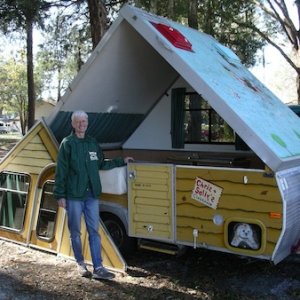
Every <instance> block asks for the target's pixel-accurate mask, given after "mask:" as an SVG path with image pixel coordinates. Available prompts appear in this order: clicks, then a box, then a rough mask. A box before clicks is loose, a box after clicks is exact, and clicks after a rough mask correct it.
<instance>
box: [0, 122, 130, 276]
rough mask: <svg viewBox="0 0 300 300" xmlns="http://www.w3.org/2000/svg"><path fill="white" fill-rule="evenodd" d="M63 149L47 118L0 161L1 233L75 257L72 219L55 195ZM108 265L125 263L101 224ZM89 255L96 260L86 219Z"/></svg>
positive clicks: (85, 243)
mask: <svg viewBox="0 0 300 300" xmlns="http://www.w3.org/2000/svg"><path fill="white" fill-rule="evenodd" d="M57 152H58V147H57V143H56V141H55V139H54V138H53V137H52V135H51V132H50V131H49V130H48V128H47V126H46V124H45V123H44V122H39V123H38V124H37V125H36V126H35V127H34V128H33V129H32V130H31V131H30V132H28V134H27V135H26V136H25V137H24V138H23V139H22V140H21V141H20V142H19V143H18V144H17V145H16V146H15V147H14V148H13V149H12V150H11V151H10V152H9V153H8V154H7V155H6V157H5V158H4V159H3V160H2V162H1V164H0V180H1V185H0V193H1V194H0V195H1V196H0V237H1V238H4V239H7V240H12V241H15V242H18V243H22V244H25V245H28V246H30V247H34V248H38V249H43V250H46V251H49V252H52V253H55V254H58V255H64V256H67V257H73V252H72V249H71V246H70V239H69V232H68V227H67V217H66V213H65V211H64V210H63V209H61V208H58V205H57V201H56V200H55V199H54V197H53V184H54V174H55V162H56V156H57ZM99 233H100V235H101V239H102V257H103V263H104V265H106V266H107V267H110V268H113V269H117V270H120V271H125V270H126V264H125V262H124V260H123V258H122V256H121V254H120V253H119V251H118V249H117V248H116V247H115V245H114V243H113V242H112V240H111V238H110V236H109V234H108V232H107V231H106V229H105V228H104V227H103V225H102V223H101V226H100V229H99ZM82 244H83V248H84V258H85V260H86V262H88V263H91V256H90V251H89V246H88V237H87V231H86V228H85V223H84V221H82Z"/></svg>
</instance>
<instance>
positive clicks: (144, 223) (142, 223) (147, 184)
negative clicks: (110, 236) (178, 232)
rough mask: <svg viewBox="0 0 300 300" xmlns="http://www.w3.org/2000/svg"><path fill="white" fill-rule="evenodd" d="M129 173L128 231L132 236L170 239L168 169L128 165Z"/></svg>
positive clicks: (170, 191)
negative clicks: (131, 177) (130, 175)
mask: <svg viewBox="0 0 300 300" xmlns="http://www.w3.org/2000/svg"><path fill="white" fill-rule="evenodd" d="M128 168H129V172H133V173H134V174H135V178H134V179H132V180H129V194H130V201H129V212H130V216H129V231H130V234H131V235H132V236H136V237H146V238H153V239H160V240H164V241H169V240H171V239H173V215H172V214H173V209H172V199H173V195H172V168H171V167H170V166H166V165H155V166H153V165H147V164H145V165H142V164H132V165H130V166H129V167H128Z"/></svg>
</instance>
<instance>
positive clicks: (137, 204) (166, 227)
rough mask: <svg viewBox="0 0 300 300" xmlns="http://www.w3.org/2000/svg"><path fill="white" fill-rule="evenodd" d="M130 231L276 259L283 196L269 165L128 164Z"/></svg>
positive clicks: (166, 241)
mask: <svg viewBox="0 0 300 300" xmlns="http://www.w3.org/2000/svg"><path fill="white" fill-rule="evenodd" d="M128 174H129V234H130V235H131V236H135V237H139V238H145V239H148V240H149V239H150V240H153V239H154V240H157V241H162V242H165V243H176V244H178V245H186V246H192V247H194V248H196V247H197V248H198V247H201V248H209V249H215V250H221V251H226V252H232V253H237V254H242V255H250V256H256V257H261V258H266V259H271V257H272V254H273V253H274V249H275V247H276V243H277V242H278V240H279V237H280V235H281V232H282V226H283V201H282V199H281V195H280V191H279V189H278V186H277V182H276V179H275V178H274V176H270V174H268V173H267V172H266V171H264V170H251V169H249V170H247V169H235V168H218V167H200V166H184V165H163V164H138V163H133V164H131V165H130V166H129V169H128Z"/></svg>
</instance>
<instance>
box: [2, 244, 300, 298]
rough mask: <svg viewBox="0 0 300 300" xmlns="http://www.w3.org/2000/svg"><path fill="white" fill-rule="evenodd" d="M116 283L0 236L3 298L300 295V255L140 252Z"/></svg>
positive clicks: (251, 296) (203, 251)
mask: <svg viewBox="0 0 300 300" xmlns="http://www.w3.org/2000/svg"><path fill="white" fill-rule="evenodd" d="M127 264H128V270H127V272H126V273H125V274H121V273H116V278H115V279H114V280H111V281H97V280H92V279H86V278H81V277H79V276H78V275H77V269H76V265H75V262H74V261H73V260H71V259H68V258H63V257H59V256H56V255H54V254H49V253H45V252H43V251H40V250H36V249H32V248H29V247H25V246H22V245H17V244H15V243H12V242H8V241H4V240H0V299H1V300H8V299H16V300H19V299H20V300H21V299H22V300H28V299H46V300H47V299H76V300H79V299H88V300H93V299H105V300H108V299H109V300H118V299H122V300H123V299H126V300H127V299H128V300H131V299H139V300H140V299H145V300H146V299H147V300H148V299H149V300H150V299H162V300H175V299H176V300H177V299H185V300H189V299H270V300H271V299H280V300H282V299H287V300H289V299H300V256H299V255H294V256H291V257H289V258H288V259H285V260H284V261H283V262H281V263H279V264H278V265H276V266H274V265H272V264H270V263H269V262H267V261H262V260H257V259H249V258H245V257H238V256H234V255H230V254H225V253H220V252H214V251H208V250H191V251H189V252H187V253H186V254H184V255H183V256H180V257H174V256H169V255H165V254H159V253H152V252H143V251H137V252H135V254H134V255H131V257H128V258H127Z"/></svg>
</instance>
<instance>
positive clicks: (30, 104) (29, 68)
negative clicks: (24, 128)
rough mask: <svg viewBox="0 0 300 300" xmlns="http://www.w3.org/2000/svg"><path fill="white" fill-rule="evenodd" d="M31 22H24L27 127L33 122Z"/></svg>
mask: <svg viewBox="0 0 300 300" xmlns="http://www.w3.org/2000/svg"><path fill="white" fill-rule="evenodd" d="M32 28H33V26H32V22H31V21H27V23H26V34H27V41H26V42H27V82H28V124H27V125H28V129H30V128H31V127H32V126H33V125H34V122H35V92H34V77H33V52H32Z"/></svg>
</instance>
